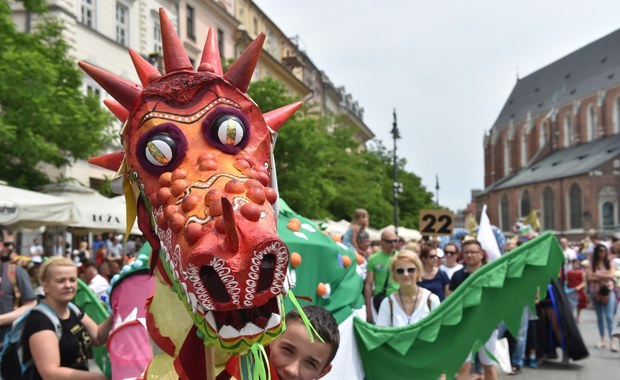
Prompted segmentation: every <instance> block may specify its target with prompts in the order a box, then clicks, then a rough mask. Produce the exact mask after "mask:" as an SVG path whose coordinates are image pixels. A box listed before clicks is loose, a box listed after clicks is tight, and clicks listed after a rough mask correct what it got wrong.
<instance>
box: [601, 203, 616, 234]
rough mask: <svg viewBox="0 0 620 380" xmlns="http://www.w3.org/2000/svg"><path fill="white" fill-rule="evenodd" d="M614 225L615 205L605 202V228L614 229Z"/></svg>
mask: <svg viewBox="0 0 620 380" xmlns="http://www.w3.org/2000/svg"><path fill="white" fill-rule="evenodd" d="M614 224H615V223H614V204H613V203H611V202H605V203H603V227H607V228H609V227H613V226H614Z"/></svg>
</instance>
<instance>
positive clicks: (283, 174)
mask: <svg viewBox="0 0 620 380" xmlns="http://www.w3.org/2000/svg"><path fill="white" fill-rule="evenodd" d="M248 93H249V94H250V96H251V97H252V98H253V99H254V101H255V102H256V103H257V104H258V105H259V107H260V108H261V110H262V111H263V112H266V111H270V110H273V109H275V108H278V107H281V106H283V105H286V104H289V103H291V102H292V101H293V99H291V98H290V97H288V96H287V95H285V94H286V89H285V88H284V87H283V86H282V84H280V83H279V82H278V81H276V80H274V79H271V78H267V79H263V80H259V81H256V82H253V83H252V85H251V86H250V89H249V91H248ZM353 132H354V131H353V130H352V129H351V127H348V126H346V124H345V123H344V122H343V121H342V120H340V119H339V118H338V117H324V118H320V117H317V116H316V115H308V113H307V112H306V111H305V110H304V109H303V108H302V110H301V111H300V112H298V114H297V115H295V116H294V117H293V118H291V119H290V120H289V121H288V122H287V123H286V124H285V125H284V126H283V127H282V128H281V129H280V130H279V131H278V141H277V143H276V149H275V159H276V168H277V172H278V182H279V188H280V194H281V195H282V197H283V198H284V199H285V200H286V202H287V203H288V204H289V205H290V206H291V207H292V208H293V209H294V210H296V211H297V212H299V213H301V214H302V215H305V216H308V217H311V218H315V219H321V218H331V219H336V220H339V219H343V218H344V219H350V218H351V215H352V213H353V211H354V210H355V209H356V208H359V207H362V208H366V209H367V210H368V212H369V213H370V215H371V224H372V225H374V226H379V227H381V226H385V225H387V224H390V223H392V220H393V206H392V193H393V189H392V183H393V180H392V161H391V152H389V151H388V150H387V149H386V148H385V147H384V146H383V145H382V144H381V142H379V141H376V142H375V143H374V144H372V145H371V149H369V150H360V149H359V142H358V141H356V140H355V139H354V138H353V137H352V136H353V135H354V133H353ZM404 167H405V161H404V160H401V161H399V182H402V183H403V187H404V192H403V193H402V194H400V196H399V206H400V207H399V210H400V212H399V218H400V220H401V223H400V224H401V225H406V226H408V227H416V226H417V224H418V221H417V218H418V215H419V210H420V209H422V208H431V207H433V202H432V194H431V193H429V192H428V191H426V189H425V188H424V187H423V186H422V185H421V181H420V178H419V177H418V176H416V175H415V174H413V173H409V172H407V171H405V170H404Z"/></svg>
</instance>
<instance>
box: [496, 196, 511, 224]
mask: <svg viewBox="0 0 620 380" xmlns="http://www.w3.org/2000/svg"><path fill="white" fill-rule="evenodd" d="M499 212H500V221H501V223H502V231H509V230H510V214H509V210H508V197H507V196H506V194H502V200H501V202H500V206H499Z"/></svg>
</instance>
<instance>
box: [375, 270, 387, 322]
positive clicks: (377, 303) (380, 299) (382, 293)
mask: <svg viewBox="0 0 620 380" xmlns="http://www.w3.org/2000/svg"><path fill="white" fill-rule="evenodd" d="M389 279H390V273H388V274H387V276H386V277H385V283H384V284H383V290H381V291H380V292H379V293H377V294H375V296H374V297H372V306H373V307H374V308H375V311H376V312H377V313H379V308H380V307H381V302H383V299H384V298H385V296H386V293H387V287H388V280H389Z"/></svg>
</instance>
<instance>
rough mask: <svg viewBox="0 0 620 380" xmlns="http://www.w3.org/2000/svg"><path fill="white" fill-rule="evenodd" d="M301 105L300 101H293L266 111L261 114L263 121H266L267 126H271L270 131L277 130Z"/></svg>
mask: <svg viewBox="0 0 620 380" xmlns="http://www.w3.org/2000/svg"><path fill="white" fill-rule="evenodd" d="M302 105H303V103H302V102H295V103H292V104H289V105H287V106H284V107H280V108H278V109H275V110H273V111H270V112H267V113H266V114H264V115H263V117H264V118H265V123H267V126H268V127H269V128H271V130H272V131H277V130H278V129H280V127H281V126H282V125H283V124H284V123H286V121H287V120H288V119H290V117H291V116H293V114H294V113H295V112H296V111H297V110H298V109H299V107H301V106H302Z"/></svg>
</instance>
